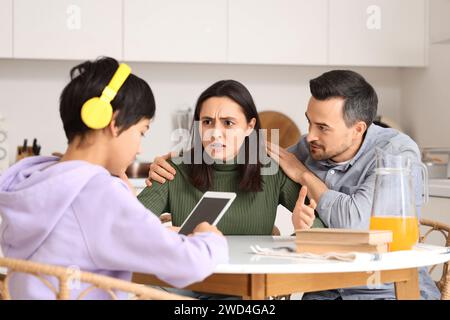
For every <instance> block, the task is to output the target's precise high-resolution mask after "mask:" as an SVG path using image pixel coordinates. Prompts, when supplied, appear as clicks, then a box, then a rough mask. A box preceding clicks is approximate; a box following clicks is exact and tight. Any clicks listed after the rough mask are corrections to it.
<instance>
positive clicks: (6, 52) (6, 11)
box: [0, 0, 13, 58]
mask: <svg viewBox="0 0 450 320" xmlns="http://www.w3.org/2000/svg"><path fill="white" fill-rule="evenodd" d="M12 1H13V0H0V58H12V44H13V40H12V36H13V35H12V34H13V31H12V27H13V23H12V15H13V10H12V6H13V2H12Z"/></svg>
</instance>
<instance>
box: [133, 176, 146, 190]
mask: <svg viewBox="0 0 450 320" xmlns="http://www.w3.org/2000/svg"><path fill="white" fill-rule="evenodd" d="M130 182H131V185H132V186H133V187H135V188H145V187H146V184H145V178H139V179H130Z"/></svg>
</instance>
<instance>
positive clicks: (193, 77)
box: [0, 60, 401, 161]
mask: <svg viewBox="0 0 450 320" xmlns="http://www.w3.org/2000/svg"><path fill="white" fill-rule="evenodd" d="M77 63H78V62H75V61H31V60H0V97H1V99H0V113H2V114H3V115H4V116H5V117H6V118H7V123H8V127H9V137H10V139H9V144H10V150H11V156H10V159H11V161H14V159H15V153H13V151H15V150H16V148H17V146H18V145H20V144H22V143H23V139H24V138H27V139H28V141H29V143H30V140H32V139H33V138H34V137H36V138H38V140H39V141H40V143H41V144H42V151H41V153H42V154H50V153H51V152H54V151H64V150H65V146H66V140H65V136H64V132H63V128H62V124H61V122H60V120H59V113H58V99H59V94H60V92H61V90H62V88H63V87H64V85H65V84H66V83H67V81H68V77H69V76H68V75H69V70H70V68H71V67H72V66H74V65H75V64H77ZM131 67H132V69H133V72H134V73H136V74H137V75H138V76H141V77H142V78H144V79H145V80H147V81H148V82H149V84H150V86H151V87H152V89H153V92H154V94H155V98H156V103H157V112H156V118H155V120H154V122H153V124H152V125H151V128H150V132H149V134H148V135H147V137H146V138H145V141H144V142H143V150H144V152H143V154H142V155H141V156H139V159H140V160H152V159H153V158H154V156H156V155H158V154H162V153H165V152H167V151H168V150H169V148H170V147H171V146H172V143H171V141H170V138H169V137H170V133H171V132H172V128H173V127H172V119H171V117H172V114H173V112H174V111H175V110H176V109H177V108H181V107H185V106H189V105H190V106H193V105H194V104H195V100H196V99H197V97H198V95H199V94H200V93H201V92H202V91H203V90H204V89H205V88H206V87H207V86H209V85H211V84H212V83H213V82H215V81H217V80H221V79H226V78H232V79H235V80H238V81H241V82H243V83H244V84H245V85H246V86H247V87H248V89H249V90H250V92H251V93H252V94H253V97H254V99H255V101H256V104H257V106H258V109H259V110H260V111H262V110H268V109H274V110H278V111H281V112H284V113H286V114H287V115H289V116H290V117H291V118H292V119H293V120H294V121H295V122H296V123H297V125H298V126H299V127H300V129H301V131H302V132H306V129H307V125H306V119H305V117H304V112H305V109H306V105H307V101H308V99H309V97H310V93H309V87H308V82H309V80H310V79H311V78H313V77H316V76H318V75H320V74H322V73H323V72H325V71H328V70H330V68H326V67H301V66H249V65H208V64H150V63H132V64H131ZM354 70H356V71H358V72H360V73H361V74H362V75H363V76H365V77H366V79H367V80H368V81H369V82H370V83H372V85H373V86H374V87H375V89H376V90H377V92H378V94H379V98H380V112H381V113H383V114H384V115H386V116H388V117H390V118H392V119H394V120H397V121H398V120H399V119H400V116H401V114H400V104H401V102H400V98H401V91H400V87H401V74H400V72H401V71H400V69H397V68H355V69H354Z"/></svg>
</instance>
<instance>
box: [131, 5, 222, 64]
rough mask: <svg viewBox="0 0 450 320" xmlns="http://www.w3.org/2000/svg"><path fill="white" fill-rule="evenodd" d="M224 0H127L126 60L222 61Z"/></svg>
mask: <svg viewBox="0 0 450 320" xmlns="http://www.w3.org/2000/svg"><path fill="white" fill-rule="evenodd" d="M226 9H227V0H189V1H186V0H127V1H125V2H124V10H125V12H124V28H125V30H124V50H125V52H124V56H125V59H126V60H138V61H161V62H225V61H226V25H227V20H226V19H227V10H226Z"/></svg>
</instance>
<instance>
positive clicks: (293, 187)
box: [138, 162, 323, 235]
mask: <svg viewBox="0 0 450 320" xmlns="http://www.w3.org/2000/svg"><path fill="white" fill-rule="evenodd" d="M170 164H171V165H172V166H173V167H174V168H175V170H176V171H177V173H176V175H175V178H174V179H173V180H172V181H167V182H166V183H164V184H160V183H158V182H153V185H152V186H151V187H150V188H149V187H146V188H145V189H144V190H143V191H142V192H141V193H140V194H139V196H138V199H139V200H140V201H141V202H142V203H143V204H144V206H146V207H147V208H148V209H150V210H151V211H152V212H153V213H154V214H156V215H158V216H159V215H161V214H162V213H165V212H169V213H171V214H172V224H173V225H174V226H180V225H181V224H182V223H183V221H184V220H185V219H186V218H187V216H188V215H189V213H190V212H191V210H192V209H193V208H194V207H195V205H196V204H197V202H198V201H199V200H200V198H201V197H202V195H203V192H202V191H200V190H198V189H196V188H195V187H194V186H192V184H191V183H190V179H189V174H188V166H187V165H185V164H183V163H181V164H174V163H173V162H170ZM272 165H273V163H272ZM213 168H214V170H213V172H214V174H213V186H212V188H211V189H210V190H209V191H221V192H236V194H237V196H236V199H235V200H234V202H233V203H232V204H231V206H230V208H229V209H228V211H227V212H226V213H225V215H224V216H223V218H222V219H221V220H220V222H219V223H218V225H217V227H218V228H219V230H221V231H222V232H223V234H225V235H270V234H271V233H272V229H273V226H274V222H275V217H276V213H277V206H278V205H279V204H281V205H283V206H284V207H286V208H287V209H288V210H290V211H292V210H293V209H294V207H295V203H296V201H297V198H298V193H299V188H300V186H299V185H298V184H297V183H295V182H294V181H292V180H291V179H289V178H288V177H287V176H286V175H285V174H284V173H283V171H282V170H281V168H280V169H279V170H278V172H277V173H276V174H274V175H264V176H263V181H264V182H263V191H261V192H242V191H239V189H238V184H239V172H238V166H237V165H236V164H220V165H219V164H215V165H213ZM314 227H323V224H322V222H321V221H320V219H319V218H316V220H315V222H314Z"/></svg>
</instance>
